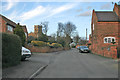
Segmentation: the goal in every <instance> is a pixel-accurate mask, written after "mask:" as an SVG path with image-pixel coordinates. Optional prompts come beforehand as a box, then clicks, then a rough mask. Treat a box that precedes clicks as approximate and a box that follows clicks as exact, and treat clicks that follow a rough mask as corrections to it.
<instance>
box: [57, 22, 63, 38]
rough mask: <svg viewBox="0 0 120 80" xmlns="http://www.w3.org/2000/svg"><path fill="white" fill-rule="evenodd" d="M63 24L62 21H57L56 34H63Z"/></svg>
mask: <svg viewBox="0 0 120 80" xmlns="http://www.w3.org/2000/svg"><path fill="white" fill-rule="evenodd" d="M63 28H64V24H63V23H61V22H59V23H58V30H57V36H60V37H61V36H62V34H63V31H64V29H63Z"/></svg>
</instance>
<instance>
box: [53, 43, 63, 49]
mask: <svg viewBox="0 0 120 80" xmlns="http://www.w3.org/2000/svg"><path fill="white" fill-rule="evenodd" d="M51 46H53V47H54V48H59V47H62V45H61V44H59V43H52V44H51Z"/></svg>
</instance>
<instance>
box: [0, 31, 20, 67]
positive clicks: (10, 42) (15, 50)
mask: <svg viewBox="0 0 120 80" xmlns="http://www.w3.org/2000/svg"><path fill="white" fill-rule="evenodd" d="M0 34H2V67H3V68H5V67H10V66H15V65H17V64H19V63H20V61H21V49H22V43H21V40H20V37H19V36H17V35H15V34H8V33H0Z"/></svg>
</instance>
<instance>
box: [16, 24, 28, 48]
mask: <svg viewBox="0 0 120 80" xmlns="http://www.w3.org/2000/svg"><path fill="white" fill-rule="evenodd" d="M14 34H16V35H18V36H19V37H20V39H21V42H22V46H25V41H26V37H25V33H24V30H23V29H22V26H21V25H19V24H18V25H17V26H16V28H15V29H14Z"/></svg>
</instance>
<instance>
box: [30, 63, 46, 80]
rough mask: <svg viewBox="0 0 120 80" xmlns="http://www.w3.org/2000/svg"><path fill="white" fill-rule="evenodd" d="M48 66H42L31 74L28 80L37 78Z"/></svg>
mask: <svg viewBox="0 0 120 80" xmlns="http://www.w3.org/2000/svg"><path fill="white" fill-rule="evenodd" d="M47 66H48V65H45V66H42V67H40V68H39V69H38V70H37V71H36V72H35V73H33V74H32V75H31V76H30V77H29V78H28V80H32V78H34V77H35V76H37V75H38V74H39V73H40V72H41V71H42V70H44V69H45V68H46V67H47Z"/></svg>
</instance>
